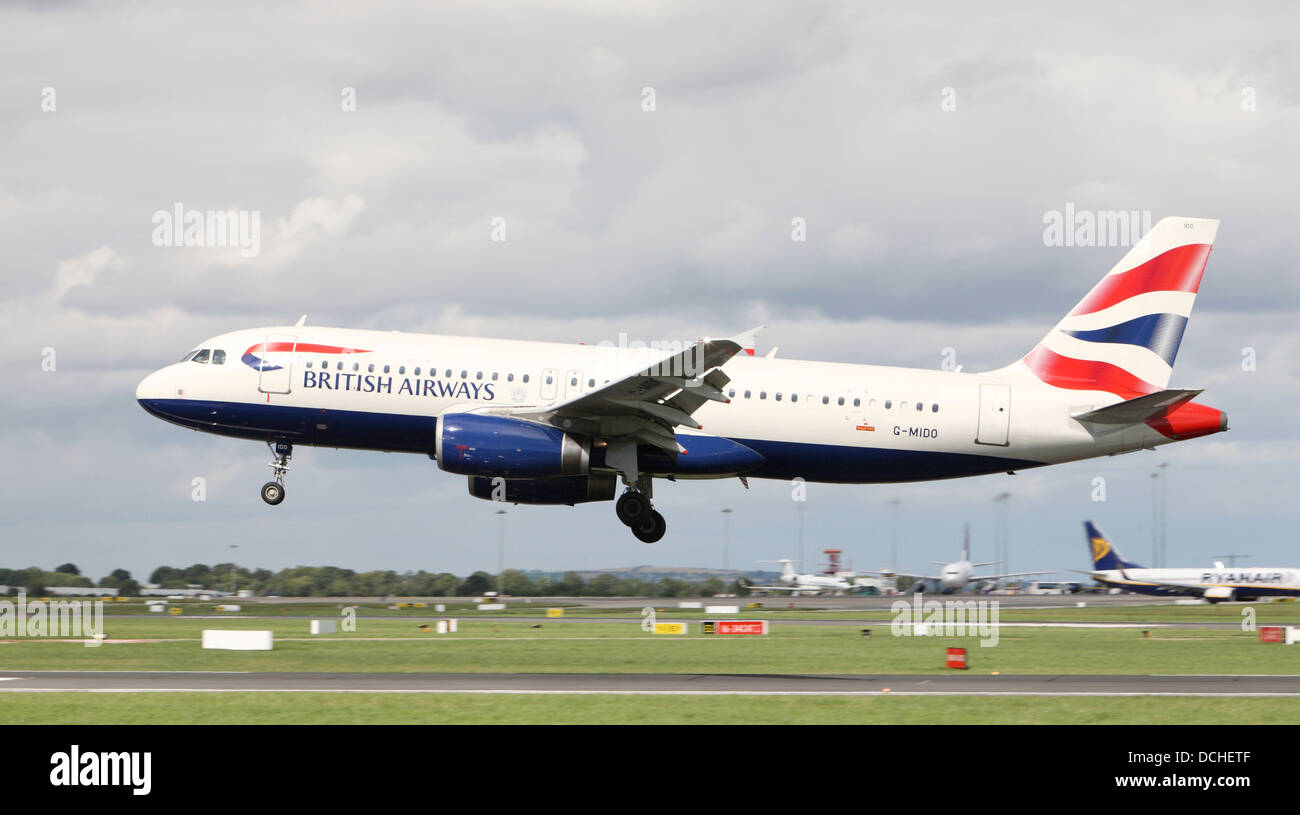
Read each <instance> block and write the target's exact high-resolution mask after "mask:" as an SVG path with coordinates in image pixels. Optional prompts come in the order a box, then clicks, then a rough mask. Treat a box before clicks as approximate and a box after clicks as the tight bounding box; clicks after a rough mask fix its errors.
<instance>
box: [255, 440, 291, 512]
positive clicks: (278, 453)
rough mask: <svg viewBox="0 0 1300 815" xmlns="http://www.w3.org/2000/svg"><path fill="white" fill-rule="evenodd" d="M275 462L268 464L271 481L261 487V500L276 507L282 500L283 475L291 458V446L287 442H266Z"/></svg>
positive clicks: (287, 469)
mask: <svg viewBox="0 0 1300 815" xmlns="http://www.w3.org/2000/svg"><path fill="white" fill-rule="evenodd" d="M266 446H267V447H269V448H271V453H272V454H273V455H274V456H275V461H271V462H268V463H267V465H266V466H268V467H270V468H271V473H272V478H273V479H274V480H273V481H268V482H266V483H265V484H263V485H262V500H263V501H265V502H266V503H268V504H270V505H271V506H276V505H277V504H279V503H280V502H281V501H283V500H284V474H285V473H287V472H289V459H290V457H292V456H293V445H292V444H290V443H289V442H287V441H277V442H269V441H268V442H267V443H266Z"/></svg>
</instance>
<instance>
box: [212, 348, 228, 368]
mask: <svg viewBox="0 0 1300 815" xmlns="http://www.w3.org/2000/svg"><path fill="white" fill-rule="evenodd" d="M212 364H213V365H225V364H226V352H225V351H222V350H221V349H220V348H218V349H217V350H216V351H213V352H212Z"/></svg>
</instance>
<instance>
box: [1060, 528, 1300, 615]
mask: <svg viewBox="0 0 1300 815" xmlns="http://www.w3.org/2000/svg"><path fill="white" fill-rule="evenodd" d="M1083 530H1084V533H1085V534H1086V535H1087V536H1088V554H1089V555H1091V557H1092V566H1093V571H1090V572H1085V571H1080V570H1077V569H1076V570H1073V571H1078V572H1079V574H1086V575H1089V576H1091V577H1092V579H1093V580H1096V581H1097V582H1098V583H1101V584H1102V585H1103V586H1111V587H1114V588H1120V589H1126V590H1128V591H1132V592H1137V593H1139V594H1157V595H1170V594H1175V595H1193V596H1200V597H1203V598H1205V599H1206V600H1209V601H1210V602H1212V603H1216V602H1220V601H1223V600H1255V599H1258V598H1260V597H1296V596H1300V569H1284V568H1275V567H1271V566H1270V567H1261V566H1254V567H1237V566H1232V567H1226V566H1224V565H1223V563H1222V562H1221V561H1215V563H1214V568H1212V569H1210V568H1206V569H1144V568H1142V567H1141V566H1139V565H1138V564H1136V563H1130V562H1129V561H1127V560H1125V559H1124V556H1123V555H1121V554H1120V553H1119V550H1118V549H1116V548H1115V547H1114V546H1112V545H1111V543H1110V540H1109V539H1108V538H1107V537H1106V536H1105V535H1104V534H1103V533H1102V531H1101V530H1100V529H1098V528H1097V526H1096V524H1094V523H1093V522H1092V521H1085V522H1084V524H1083Z"/></svg>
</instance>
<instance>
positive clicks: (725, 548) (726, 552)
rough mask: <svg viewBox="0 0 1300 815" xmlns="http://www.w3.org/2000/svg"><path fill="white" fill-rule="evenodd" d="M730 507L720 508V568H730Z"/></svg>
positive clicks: (728, 569) (727, 569) (724, 569)
mask: <svg viewBox="0 0 1300 815" xmlns="http://www.w3.org/2000/svg"><path fill="white" fill-rule="evenodd" d="M730 552H731V508H730V507H723V508H722V570H723V571H724V572H725V571H730V569H731V554H730Z"/></svg>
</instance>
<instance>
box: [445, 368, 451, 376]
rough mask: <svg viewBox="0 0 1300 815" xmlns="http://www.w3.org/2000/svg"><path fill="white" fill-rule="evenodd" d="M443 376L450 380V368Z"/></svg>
mask: <svg viewBox="0 0 1300 815" xmlns="http://www.w3.org/2000/svg"><path fill="white" fill-rule="evenodd" d="M444 375H445V376H446V377H447V378H448V379H451V368H448V369H447V373H446V374H444Z"/></svg>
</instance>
